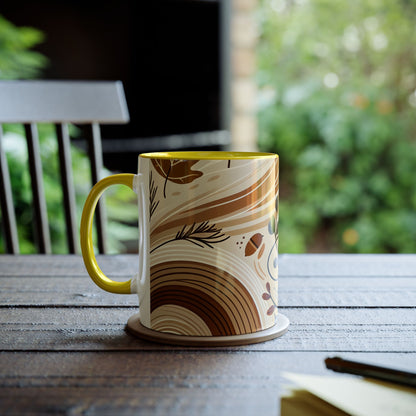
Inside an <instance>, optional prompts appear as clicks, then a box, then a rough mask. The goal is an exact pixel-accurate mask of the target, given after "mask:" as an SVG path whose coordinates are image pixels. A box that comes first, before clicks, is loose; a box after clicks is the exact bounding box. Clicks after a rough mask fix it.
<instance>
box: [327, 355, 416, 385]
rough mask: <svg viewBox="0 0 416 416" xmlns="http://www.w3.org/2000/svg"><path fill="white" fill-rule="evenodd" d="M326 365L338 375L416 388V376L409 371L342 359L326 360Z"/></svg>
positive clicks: (332, 358) (331, 358)
mask: <svg viewBox="0 0 416 416" xmlns="http://www.w3.org/2000/svg"><path fill="white" fill-rule="evenodd" d="M325 365H326V367H327V368H328V369H330V370H332V371H336V372H338V373H348V374H355V375H358V376H363V377H369V378H374V379H377V380H383V381H389V382H391V383H396V384H401V385H404V386H410V387H416V374H415V373H411V372H408V371H401V370H395V369H393V368H386V367H380V366H377V365H371V364H365V363H359V362H356V361H349V360H344V359H342V358H340V357H328V358H326V359H325Z"/></svg>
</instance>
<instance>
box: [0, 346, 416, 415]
mask: <svg viewBox="0 0 416 416" xmlns="http://www.w3.org/2000/svg"><path fill="white" fill-rule="evenodd" d="M326 356H327V354H326V353H293V352H280V353H279V354H275V353H270V352H266V353H264V352H263V353H259V352H251V353H246V352H244V351H243V352H236V353H234V354H218V353H217V352H215V351H212V352H205V353H200V352H194V351H191V352H176V351H171V352H166V353H164V354H160V352H149V353H146V354H144V355H141V356H140V357H138V356H137V355H136V354H131V353H129V352H120V353H118V354H117V355H116V356H114V355H113V356H112V359H109V355H108V354H105V353H103V354H92V353H76V360H74V354H73V353H69V352H68V353H51V352H45V353H42V352H41V353H26V354H17V355H16V354H15V353H0V367H1V368H2V369H3V370H4V371H3V372H2V375H1V376H0V387H1V388H0V403H1V404H0V408H2V409H4V410H6V412H5V413H2V414H8V413H7V410H9V411H10V409H13V408H14V409H15V410H19V411H20V412H24V411H25V410H26V411H29V410H31V411H33V410H36V411H37V413H46V410H49V412H48V413H53V412H55V413H58V411H59V412H60V413H64V414H100V415H101V414H129V415H130V414H140V415H142V414H149V415H150V414H152V415H159V414H160V415H165V414H167V415H175V414H178V415H179V414H192V415H194V414H198V415H199V414H202V415H212V414H216V415H230V414H243V415H253V414H262V415H266V416H267V415H270V416H271V415H273V416H275V415H278V414H279V407H280V403H279V396H280V395H281V394H282V393H283V392H284V390H285V385H287V384H290V383H288V381H287V380H285V379H284V378H283V377H282V372H284V371H292V372H301V373H302V372H304V373H312V374H328V371H327V370H325V368H324V363H323V360H324V359H325V358H326ZM347 358H349V359H355V360H361V361H362V360H364V359H367V360H368V357H367V356H366V355H365V354H360V353H358V354H353V353H350V354H348V355H347ZM415 358H416V356H415V354H397V353H390V354H377V353H375V354H373V355H372V359H371V362H372V363H374V364H380V365H387V364H388V363H389V364H392V363H394V365H395V366H396V367H399V368H408V367H409V366H410V365H411V364H412V362H414V360H415ZM57 364H59V365H57ZM341 377H342V375H341ZM344 377H350V376H344ZM52 392H53V393H52ZM16 398H18V400H16ZM77 412H78V413H77ZM107 412H108V413H107ZM259 412H261V413H259Z"/></svg>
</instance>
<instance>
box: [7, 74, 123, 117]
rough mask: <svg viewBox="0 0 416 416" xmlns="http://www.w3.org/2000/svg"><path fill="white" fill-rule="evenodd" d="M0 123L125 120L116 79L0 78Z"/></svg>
mask: <svg viewBox="0 0 416 416" xmlns="http://www.w3.org/2000/svg"><path fill="white" fill-rule="evenodd" d="M0 94H1V95H2V96H3V97H7V100H2V99H0V123H32V122H38V123H39V122H46V123H62V122H72V123H80V124H85V123H90V122H93V121H94V122H100V123H127V122H128V121H129V113H128V110H127V104H126V100H125V97H124V91H123V85H122V83H121V82H120V81H115V82H108V81H0Z"/></svg>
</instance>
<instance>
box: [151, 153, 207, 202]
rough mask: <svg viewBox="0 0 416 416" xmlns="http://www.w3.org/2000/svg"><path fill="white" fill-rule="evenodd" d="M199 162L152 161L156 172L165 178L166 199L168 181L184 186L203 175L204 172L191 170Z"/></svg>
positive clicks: (164, 190) (164, 191) (164, 193)
mask: <svg viewBox="0 0 416 416" xmlns="http://www.w3.org/2000/svg"><path fill="white" fill-rule="evenodd" d="M197 162H198V161H197V160H171V159H152V163H153V166H154V167H155V169H156V171H157V172H158V173H159V174H160V175H161V176H163V177H164V178H165V183H164V186H163V196H164V197H165V198H166V185H167V182H168V180H169V181H172V182H174V183H182V184H184V183H189V182H192V181H194V180H195V179H197V178H199V177H200V176H201V175H202V172H199V171H197V170H192V169H191V168H192V165H194V164H195V163H197Z"/></svg>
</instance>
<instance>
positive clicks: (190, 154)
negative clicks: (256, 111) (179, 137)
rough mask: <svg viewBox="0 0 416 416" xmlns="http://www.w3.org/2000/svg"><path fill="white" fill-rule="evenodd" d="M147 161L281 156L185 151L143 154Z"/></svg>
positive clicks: (253, 153) (260, 153) (274, 155)
mask: <svg viewBox="0 0 416 416" xmlns="http://www.w3.org/2000/svg"><path fill="white" fill-rule="evenodd" d="M140 157H143V158H146V159H180V160H236V159H273V158H278V157H279V156H278V155H277V154H275V153H266V152H228V151H183V152H151V153H142V154H141V155H140Z"/></svg>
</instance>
